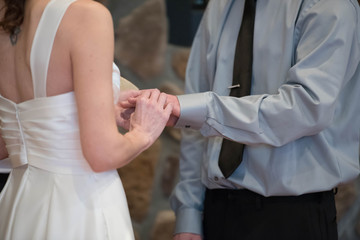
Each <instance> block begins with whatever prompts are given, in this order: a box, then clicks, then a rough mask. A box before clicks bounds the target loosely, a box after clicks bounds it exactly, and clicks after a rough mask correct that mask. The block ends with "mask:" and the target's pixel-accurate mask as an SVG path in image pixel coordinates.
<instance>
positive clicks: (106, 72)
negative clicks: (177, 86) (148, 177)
mask: <svg viewBox="0 0 360 240" xmlns="http://www.w3.org/2000/svg"><path fill="white" fill-rule="evenodd" d="M0 9H1V10H0V72H1V76H0V130H1V138H2V139H3V140H4V141H0V150H1V152H2V153H4V154H2V156H0V157H1V158H4V157H7V156H8V157H9V159H10V161H11V166H12V171H11V173H10V176H9V179H8V181H7V183H6V185H5V187H4V189H3V191H2V192H1V195H0V239H3V240H7V239H86V240H88V239H122V240H127V239H134V237H133V230H132V226H131V221H130V217H129V212H128V208H127V203H126V197H125V194H124V190H123V187H122V184H121V181H120V179H119V176H118V174H117V171H116V169H117V168H119V167H122V166H124V165H126V164H127V163H129V162H130V161H131V160H133V159H134V158H135V157H136V156H137V155H138V154H139V153H141V152H142V151H144V150H145V149H147V148H148V147H149V146H150V145H151V144H152V143H153V142H154V141H155V140H156V139H157V138H158V137H159V135H160V134H161V132H162V130H163V129H164V126H165V124H166V122H167V121H168V118H169V115H170V113H171V110H172V106H171V105H166V94H163V93H160V92H159V91H158V90H152V91H145V92H142V93H141V92H138V91H129V92H126V93H122V94H120V98H119V99H120V101H121V100H123V99H127V98H129V97H137V98H136V99H137V100H136V109H135V110H133V112H123V110H122V109H121V107H120V106H117V105H116V106H115V107H114V104H113V103H114V97H113V86H112V78H113V76H112V75H114V76H115V78H118V79H119V78H120V75H119V74H117V68H116V66H114V65H113V51H114V39H113V36H114V33H113V24H112V18H111V15H110V13H109V12H108V10H107V9H106V8H105V7H103V6H102V5H101V4H99V3H96V2H94V1H91V0H77V1H76V0H0ZM116 100H117V99H116ZM130 114H131V115H130ZM114 116H115V117H114ZM117 124H118V125H120V126H122V127H125V128H128V129H129V131H128V132H127V133H126V134H124V135H122V134H120V133H119V132H118V131H117V127H118V126H117Z"/></svg>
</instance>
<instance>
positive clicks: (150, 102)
mask: <svg viewBox="0 0 360 240" xmlns="http://www.w3.org/2000/svg"><path fill="white" fill-rule="evenodd" d="M166 100H167V95H166V94H165V93H160V91H159V90H158V89H152V90H147V91H142V92H141V95H140V96H138V97H137V98H136V108H135V112H134V113H133V114H132V115H131V118H130V131H131V130H137V131H140V132H141V133H142V134H143V136H144V137H147V138H148V139H149V144H152V143H153V142H154V141H155V140H156V139H157V138H158V137H159V136H160V134H161V133H162V131H163V130H164V128H165V125H166V123H167V121H168V119H169V116H170V114H171V112H172V104H166Z"/></svg>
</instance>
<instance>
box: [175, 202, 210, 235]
mask: <svg viewBox="0 0 360 240" xmlns="http://www.w3.org/2000/svg"><path fill="white" fill-rule="evenodd" d="M179 233H193V234H199V235H203V232H202V212H199V211H197V210H195V209H190V208H187V209H182V210H179V211H178V212H177V214H176V225H175V232H174V234H179Z"/></svg>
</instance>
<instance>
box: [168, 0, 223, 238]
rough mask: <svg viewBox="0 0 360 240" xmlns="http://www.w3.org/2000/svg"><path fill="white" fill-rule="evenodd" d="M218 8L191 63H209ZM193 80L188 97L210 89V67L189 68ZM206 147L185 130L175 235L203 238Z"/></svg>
mask: <svg viewBox="0 0 360 240" xmlns="http://www.w3.org/2000/svg"><path fill="white" fill-rule="evenodd" d="M214 4H218V1H210V2H209V4H208V8H207V9H206V11H205V13H204V16H203V19H202V21H201V23H200V26H199V29H198V31H197V33H196V36H195V38H194V41H193V45H192V51H191V54H190V59H192V60H190V61H194V62H206V59H205V55H206V54H205V53H206V51H207V47H208V37H207V35H208V33H207V29H208V28H207V27H206V26H205V25H206V24H209V23H208V21H207V15H208V12H209V8H211V9H214V8H212V7H211V5H214ZM214 10H215V9H214ZM189 73H190V74H189ZM189 78H191V80H188V81H187V83H186V87H185V93H187V94H192V93H197V92H202V91H203V90H204V89H208V87H209V86H208V77H207V65H206V64H205V65H201V66H199V65H196V66H195V65H191V64H190V65H188V66H187V79H189ZM192 80H193V81H192ZM179 97H181V96H179ZM189 101H190V102H188V103H183V104H186V105H189V106H190V105H191V104H192V103H191V99H190V100H189ZM197 101H198V100H197ZM193 103H194V102H193ZM205 105H206V103H205V102H202V103H200V104H199V107H200V108H202V110H203V111H206V107H205ZM185 108H187V107H185ZM185 108H184V109H185ZM184 109H183V110H184ZM189 110H190V111H191V108H189ZM185 111H186V110H185ZM189 115H192V116H197V114H196V113H189ZM202 116H206V113H205V112H204V113H203V115H202ZM204 121H205V118H204V119H201V118H199V119H193V120H191V122H187V123H185V125H184V126H183V127H184V128H191V126H193V123H194V124H197V123H199V126H197V128H199V127H200V125H202V124H203V122H204ZM178 123H180V122H178ZM180 124H181V123H180ZM188 125H191V126H188ZM204 143H205V138H204V137H203V136H202V135H201V133H200V132H199V131H194V130H193V129H183V130H182V140H181V145H180V147H181V156H180V179H179V182H178V184H177V185H176V187H175V189H174V191H173V194H172V195H171V197H170V205H171V208H172V209H173V210H174V212H175V214H176V226H175V234H177V233H194V234H200V235H201V234H202V211H203V200H204V192H205V187H204V185H203V184H202V182H201V175H202V174H201V164H202V159H203V154H204V151H205V146H204Z"/></svg>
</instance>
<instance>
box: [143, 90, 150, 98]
mask: <svg viewBox="0 0 360 240" xmlns="http://www.w3.org/2000/svg"><path fill="white" fill-rule="evenodd" d="M150 96H151V90H142V91H141V95H140V97H143V98H150Z"/></svg>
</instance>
